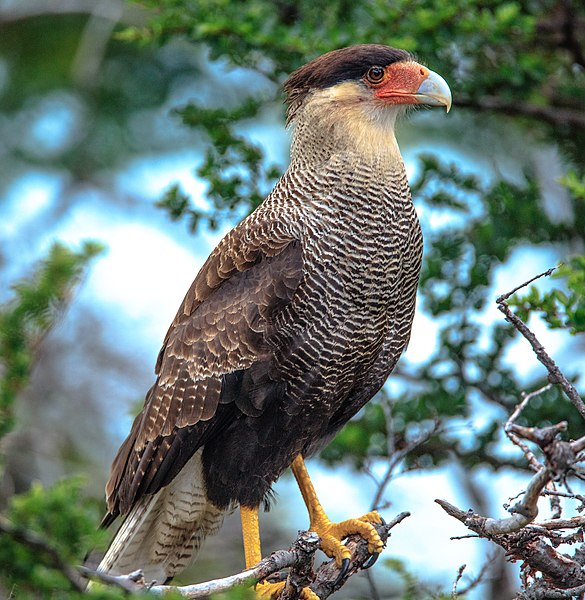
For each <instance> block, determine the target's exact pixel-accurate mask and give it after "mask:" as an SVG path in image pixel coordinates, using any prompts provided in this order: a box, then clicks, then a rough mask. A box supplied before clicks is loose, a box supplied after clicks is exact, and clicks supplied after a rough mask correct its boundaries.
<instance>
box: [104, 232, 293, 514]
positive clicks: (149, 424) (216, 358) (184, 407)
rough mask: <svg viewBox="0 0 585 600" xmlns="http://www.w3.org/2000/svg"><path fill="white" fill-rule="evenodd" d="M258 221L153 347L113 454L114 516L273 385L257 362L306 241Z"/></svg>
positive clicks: (224, 249) (109, 489) (219, 254)
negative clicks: (152, 367) (153, 359)
mask: <svg viewBox="0 0 585 600" xmlns="http://www.w3.org/2000/svg"><path fill="white" fill-rule="evenodd" d="M244 223H245V222H244ZM242 225H244V224H242ZM261 229H262V228H261V227H260V228H258V230H259V231H260V233H262V235H260V234H259V233H258V231H256V234H254V229H251V228H249V227H248V228H246V227H242V226H240V227H238V228H236V229H235V230H233V231H232V232H230V234H228V236H226V237H225V238H224V239H223V240H222V242H220V244H219V245H218V247H217V248H216V249H215V250H214V252H213V253H212V254H211V256H210V257H209V258H208V260H207V261H206V263H205V264H204V265H203V267H202V269H201V271H200V272H199V274H198V275H197V277H196V278H195V281H194V282H193V284H192V285H191V288H190V289H189V291H188V292H187V295H186V296H185V299H184V300H183V303H182V304H181V306H180V308H179V311H178V312H177V315H176V317H175V319H174V321H173V323H172V325H171V327H170V328H169V330H168V332H167V335H166V337H165V340H164V343H163V347H162V349H161V351H160V353H159V357H158V360H157V365H156V374H157V380H156V382H155V384H154V386H153V387H152V388H151V389H150V391H149V392H148V394H147V396H146V400H145V405H144V408H143V410H142V412H141V413H140V414H139V415H138V416H137V417H136V419H135V421H134V424H133V426H132V430H131V432H130V434H129V436H128V438H127V439H126V441H125V442H124V443H123V444H122V446H121V448H120V450H119V451H118V455H117V456H116V458H115V459H114V462H113V465H112V472H111V476H110V479H109V481H108V484H107V486H106V496H107V502H108V511H109V513H110V515H113V516H115V515H118V514H125V513H127V512H128V511H130V510H131V509H132V507H133V506H134V505H135V504H136V502H137V501H138V500H139V499H140V498H141V497H142V496H143V495H144V494H147V493H148V494H153V493H156V492H157V491H158V490H159V489H160V488H161V487H162V486H164V485H167V484H168V483H169V482H170V481H171V480H172V478H173V477H174V476H175V475H176V474H177V473H178V472H179V471H180V469H181V468H182V466H184V465H185V464H186V462H187V461H188V460H189V458H190V457H191V456H192V455H193V454H194V453H195V452H196V450H197V449H198V448H199V447H201V446H202V445H203V444H204V443H205V440H206V439H208V438H209V437H210V436H212V435H220V434H221V431H222V430H223V429H224V428H225V427H226V426H227V424H228V423H229V422H230V420H233V419H234V418H237V415H238V414H242V413H244V414H258V411H260V412H261V411H262V410H263V406H264V404H265V403H266V402H267V401H269V398H270V397H271V396H270V395H271V393H276V392H277V391H278V384H277V383H275V382H273V381H271V380H270V376H269V372H270V369H269V368H268V367H266V366H264V367H262V365H265V364H268V363H270V361H271V358H272V349H271V348H270V345H269V335H270V329H271V327H272V326H273V319H274V316H275V315H276V314H278V312H279V311H280V310H282V308H284V306H286V305H287V304H288V303H289V302H290V300H291V299H292V297H293V295H294V293H295V291H296V289H297V287H298V285H299V283H300V281H301V278H302V276H303V259H302V249H301V247H300V244H299V243H298V242H297V241H296V240H294V239H293V238H292V237H291V236H284V235H282V236H280V237H279V236H276V237H275V239H269V240H267V239H266V232H265V231H264V232H262V231H261ZM262 386H264V387H262ZM247 387H249V390H250V391H249V392H245V389H247ZM106 520H109V521H111V518H110V519H108V518H107V519H106Z"/></svg>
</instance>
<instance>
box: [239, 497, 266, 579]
mask: <svg viewBox="0 0 585 600" xmlns="http://www.w3.org/2000/svg"><path fill="white" fill-rule="evenodd" d="M240 518H241V519H242V538H243V539H244V557H245V560H246V569H249V568H250V567H253V566H254V565H256V564H258V563H259V562H260V561H261V560H262V550H261V548H260V527H259V525H258V507H255V508H248V507H247V506H240Z"/></svg>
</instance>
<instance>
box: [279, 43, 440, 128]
mask: <svg viewBox="0 0 585 600" xmlns="http://www.w3.org/2000/svg"><path fill="white" fill-rule="evenodd" d="M284 89H285V92H286V102H287V106H288V110H287V123H291V122H297V125H299V124H300V123H301V122H302V121H304V120H305V121H306V120H310V121H312V122H313V123H319V124H320V126H321V128H323V127H326V128H328V129H329V130H333V129H336V128H337V129H340V128H341V129H344V130H345V131H346V132H347V129H348V128H349V130H350V133H351V136H352V137H353V138H356V137H360V136H361V137H365V138H368V137H371V133H372V132H373V131H375V132H384V131H386V132H387V133H388V134H389V135H390V134H391V135H393V133H394V123H395V120H396V116H397V115H398V114H399V113H400V112H402V111H403V110H404V108H405V107H407V106H412V105H428V106H444V107H446V109H447V111H449V109H450V107H451V91H450V89H449V86H448V85H447V83H446V81H445V80H444V79H443V78H442V77H441V76H440V75H438V74H437V73H435V72H433V71H431V70H429V69H427V68H426V67H424V66H423V65H421V64H419V63H418V62H416V61H415V60H414V58H413V57H412V55H410V54H409V53H408V52H405V51H404V50H398V49H396V48H390V47H389V46H383V45H380V44H362V45H359V46H351V47H349V48H342V49H340V50H333V51H332V52H328V53H327V54H323V55H322V56H319V57H318V58H316V59H314V60H312V61H311V62H309V63H307V64H306V65H304V66H302V67H300V68H299V69H297V70H296V71H295V72H294V73H292V75H291V76H290V77H289V78H288V80H287V81H286V83H285V84H284ZM340 126H341V127H340Z"/></svg>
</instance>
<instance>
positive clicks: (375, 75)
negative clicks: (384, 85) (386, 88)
mask: <svg viewBox="0 0 585 600" xmlns="http://www.w3.org/2000/svg"><path fill="white" fill-rule="evenodd" d="M384 75H385V71H384V69H383V68H382V67H370V68H369V69H368V72H367V73H366V79H367V80H368V81H369V82H370V83H380V82H381V81H382V79H384Z"/></svg>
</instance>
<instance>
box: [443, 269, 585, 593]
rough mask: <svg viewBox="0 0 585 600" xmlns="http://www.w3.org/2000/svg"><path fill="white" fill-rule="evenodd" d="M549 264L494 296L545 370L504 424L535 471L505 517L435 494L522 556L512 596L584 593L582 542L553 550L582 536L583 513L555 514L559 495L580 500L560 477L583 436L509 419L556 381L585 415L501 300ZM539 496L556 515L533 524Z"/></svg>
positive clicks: (561, 426) (516, 557)
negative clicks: (545, 381) (519, 585)
mask: <svg viewBox="0 0 585 600" xmlns="http://www.w3.org/2000/svg"><path fill="white" fill-rule="evenodd" d="M553 270H554V269H549V270H548V271H546V272H545V273H541V274H540V275H538V276H537V277H534V278H532V279H531V280H529V281H527V282H525V283H523V284H522V285H520V286H518V287H516V288H515V289H513V290H512V291H511V292H509V293H507V294H504V295H502V296H500V297H499V298H498V299H497V300H496V303H497V305H498V309H499V310H500V311H501V312H502V313H503V314H504V315H505V317H506V320H507V321H508V322H510V323H512V325H513V326H514V327H515V328H516V329H517V330H518V331H519V332H520V333H521V334H522V335H523V336H524V337H525V338H526V339H527V340H528V342H529V343H530V345H531V346H532V348H533V350H534V352H535V353H536V356H537V358H538V360H539V361H540V362H541V363H542V364H543V365H544V366H545V367H546V369H547V371H548V378H549V382H550V383H549V385H547V386H544V387H543V388H541V389H539V390H536V391H534V392H532V393H530V394H523V395H522V399H521V401H520V402H519V404H518V405H517V406H516V408H515V410H514V411H513V413H512V415H511V416H510V417H509V419H508V421H507V422H506V424H505V426H504V431H505V432H506V434H507V436H508V438H509V439H510V440H511V441H512V443H514V444H515V445H516V446H518V447H519V448H520V449H521V450H522V452H523V454H524V456H525V458H526V461H527V462H528V464H529V466H530V468H531V469H532V470H533V471H535V474H534V476H533V477H532V479H531V480H530V482H529V483H528V486H527V488H526V490H525V491H524V492H523V495H522V499H521V500H520V501H519V502H517V503H516V504H514V506H512V507H510V508H509V509H508V510H509V512H510V513H511V516H510V517H507V518H502V519H492V518H487V517H483V516H481V515H478V514H476V513H474V512H473V511H471V510H470V511H462V510H461V509H459V508H457V507H455V506H453V505H452V504H449V503H448V502H446V501H445V500H436V502H437V503H438V504H439V505H440V506H441V507H442V508H443V509H444V510H445V511H446V512H447V513H448V514H449V515H451V516H453V517H455V518H456V519H458V520H459V521H461V522H462V523H464V524H465V525H466V526H467V527H468V529H470V530H471V531H473V532H475V534H476V535H477V536H478V537H482V538H486V539H488V540H491V541H492V542H494V543H496V544H498V545H499V546H501V547H502V548H504V550H505V551H506V554H507V556H508V558H509V560H512V561H522V562H523V565H522V580H523V584H524V585H523V590H522V591H521V592H520V593H519V595H518V596H517V599H518V600H520V599H522V600H528V599H531V600H532V599H537V598H576V597H583V594H584V593H585V570H584V568H583V567H584V565H585V547H584V546H583V544H581V545H580V546H578V547H577V548H576V549H575V551H574V553H573V556H568V555H567V554H564V553H561V552H560V551H559V550H558V547H559V546H560V545H561V544H575V543H577V542H583V526H584V525H585V518H584V517H582V516H576V517H572V518H569V519H563V518H561V516H562V515H561V510H560V508H561V507H560V497H561V496H564V497H570V498H576V499H579V500H581V501H583V498H582V497H580V496H578V495H576V494H573V493H572V492H571V490H570V489H569V488H568V486H567V484H566V478H567V476H568V475H570V474H575V473H576V470H577V469H578V467H577V463H578V462H580V461H581V460H582V458H583V456H582V451H583V450H584V449H585V437H582V438H580V439H578V440H574V441H570V442H566V441H563V440H562V439H561V437H560V434H561V433H562V432H565V431H566V429H567V423H566V422H561V423H557V424H555V425H551V426H549V427H543V428H537V427H522V426H520V425H517V424H516V422H515V421H516V420H517V418H518V417H519V415H520V414H521V412H522V410H524V408H525V407H526V406H527V405H528V404H529V402H530V401H531V400H532V399H533V398H534V397H536V396H538V395H539V394H542V393H544V392H545V391H547V390H548V389H550V387H551V386H552V385H556V384H558V385H560V387H561V389H562V390H563V391H564V392H565V394H566V395H567V397H568V398H569V399H570V400H571V402H572V403H573V405H574V406H575V408H576V409H577V410H578V411H579V413H580V414H581V415H582V416H583V417H584V418H585V404H584V403H583V400H582V399H581V397H580V396H579V394H578V393H577V390H576V389H575V388H574V387H573V385H572V384H571V383H570V382H569V380H568V379H567V378H566V377H565V375H564V374H563V373H562V372H561V371H560V369H559V368H558V366H557V365H556V364H555V362H554V361H553V359H552V358H551V357H550V356H549V355H548V353H547V352H546V350H545V348H544V346H543V345H542V344H541V343H540V342H539V340H538V339H537V338H536V336H535V335H534V333H533V332H532V331H531V330H530V329H529V328H528V327H527V325H526V324H525V323H524V322H523V321H522V320H521V319H520V318H519V317H518V316H517V315H515V314H514V313H513V312H512V311H511V310H510V307H509V305H508V304H507V302H506V301H507V300H508V298H509V297H510V296H511V295H512V294H514V293H515V292H516V291H518V290H519V289H521V288H523V287H525V286H526V285H528V284H530V283H531V282H532V281H534V280H536V279H538V278H539V277H543V276H547V275H550V274H551V273H552V272H553ZM526 442H531V443H533V444H536V445H537V446H538V447H539V448H540V450H541V453H542V455H543V457H544V461H543V462H541V461H539V460H538V458H537V457H536V454H535V453H534V452H533V451H532V450H531V449H530V447H529V446H528V444H527V443H526ZM555 482H557V483H561V484H564V485H565V486H567V490H568V493H562V492H558V491H557V490H556V489H555V487H554V483H555ZM542 496H549V497H550V498H551V499H554V501H553V502H552V504H551V508H552V513H553V516H554V517H556V518H553V519H550V520H548V521H544V522H542V523H538V524H537V523H534V520H535V518H536V516H537V514H538V506H537V503H538V500H539V499H540V498H541V497H542ZM565 529H577V531H576V532H573V533H569V534H567V535H565V534H563V533H562V531H563V530H565Z"/></svg>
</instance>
